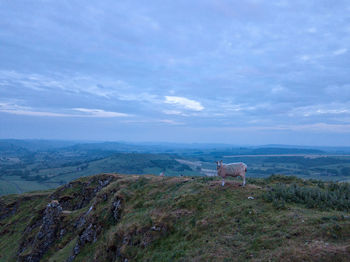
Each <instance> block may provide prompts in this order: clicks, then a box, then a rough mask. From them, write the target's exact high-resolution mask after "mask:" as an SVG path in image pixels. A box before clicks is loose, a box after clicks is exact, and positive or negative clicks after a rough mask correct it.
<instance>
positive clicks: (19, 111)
mask: <svg viewBox="0 0 350 262" xmlns="http://www.w3.org/2000/svg"><path fill="white" fill-rule="evenodd" d="M72 110H73V111H78V112H82V113H84V114H76V113H59V112H50V111H40V110H37V109H33V108H31V107H26V106H21V105H17V104H14V103H6V102H0V112H3V113H8V114H12V115H22V116H38V117H95V118H109V117H111V118H112V117H127V116H131V115H128V114H124V113H119V112H111V111H105V110H102V109H89V108H72Z"/></svg>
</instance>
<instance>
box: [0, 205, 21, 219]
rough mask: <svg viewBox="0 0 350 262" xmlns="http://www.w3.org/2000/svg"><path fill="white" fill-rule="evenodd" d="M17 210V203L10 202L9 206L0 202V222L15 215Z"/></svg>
mask: <svg viewBox="0 0 350 262" xmlns="http://www.w3.org/2000/svg"><path fill="white" fill-rule="evenodd" d="M17 208H18V202H12V203H9V204H5V203H2V202H0V220H2V219H5V218H7V217H9V216H12V215H13V214H15V213H16V210H17Z"/></svg>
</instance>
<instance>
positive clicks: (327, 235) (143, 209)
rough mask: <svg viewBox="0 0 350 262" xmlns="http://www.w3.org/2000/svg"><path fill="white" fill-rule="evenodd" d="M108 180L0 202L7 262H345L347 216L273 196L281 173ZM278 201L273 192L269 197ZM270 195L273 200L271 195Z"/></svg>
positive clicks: (1, 254)
mask: <svg viewBox="0 0 350 262" xmlns="http://www.w3.org/2000/svg"><path fill="white" fill-rule="evenodd" d="M220 182H221V181H220V180H219V179H218V178H216V177H212V178H206V177H159V176H153V175H120V174H100V175H95V176H90V177H83V178H80V179H78V180H75V181H72V182H70V183H68V184H66V185H64V186H61V187H59V188H58V189H56V190H49V191H42V192H32V193H25V194H21V195H8V196H4V197H1V198H0V232H1V234H0V235H1V236H0V261H31V262H35V261H99V262H100V261H167V260H173V261H189V260H191V261H242V260H250V261H262V260H263V261H281V260H283V261H305V260H307V261H346V259H347V258H348V256H349V255H350V243H349V237H350V217H349V216H348V213H347V212H345V211H337V210H331V209H329V210H320V209H317V208H312V209H310V208H306V207H305V206H303V205H301V204H295V203H284V204H283V205H284V206H283V207H281V206H280V205H279V204H278V205H276V204H275V203H274V202H271V201H267V200H266V197H265V196H266V192H267V191H269V192H270V191H271V188H272V187H274V185H277V184H279V183H284V184H291V183H293V184H299V185H300V187H302V186H309V187H316V185H317V183H318V182H313V181H305V180H301V179H297V178H294V177H287V178H286V177H283V176H274V177H271V178H269V179H250V180H248V185H247V186H246V187H241V186H239V184H240V181H235V180H229V181H227V183H226V185H225V187H221V183H220ZM270 195H271V194H270ZM270 197H271V196H270Z"/></svg>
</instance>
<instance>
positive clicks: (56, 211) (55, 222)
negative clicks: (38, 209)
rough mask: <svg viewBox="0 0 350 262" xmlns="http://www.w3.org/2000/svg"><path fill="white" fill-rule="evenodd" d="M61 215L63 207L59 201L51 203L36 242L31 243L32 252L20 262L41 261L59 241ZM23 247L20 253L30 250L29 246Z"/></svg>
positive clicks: (22, 257)
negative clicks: (55, 242)
mask: <svg viewBox="0 0 350 262" xmlns="http://www.w3.org/2000/svg"><path fill="white" fill-rule="evenodd" d="M61 213H62V207H61V205H60V203H59V202H58V201H57V200H53V201H51V203H49V204H48V205H47V206H46V209H45V211H44V215H43V219H42V224H41V226H40V230H39V232H38V233H37V234H36V236H35V239H34V241H33V242H32V243H31V246H32V251H31V252H30V254H28V255H25V256H20V257H19V261H27V262H37V261H40V258H41V257H42V256H43V255H44V253H45V252H46V251H47V250H48V249H49V248H50V246H51V245H52V243H53V242H54V241H55V240H56V239H57V235H58V234H59V233H58V232H59V227H60V215H61ZM21 247H22V248H21ZM21 247H20V250H19V252H20V253H22V252H23V251H24V250H25V249H26V248H28V245H24V244H23V243H22V244H21ZM23 247H24V248H23Z"/></svg>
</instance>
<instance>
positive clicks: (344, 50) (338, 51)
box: [333, 48, 348, 56]
mask: <svg viewBox="0 0 350 262" xmlns="http://www.w3.org/2000/svg"><path fill="white" fill-rule="evenodd" d="M346 52H348V49H346V48H341V49H338V50H335V51H334V52H333V55H335V56H338V55H343V54H345V53H346Z"/></svg>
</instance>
